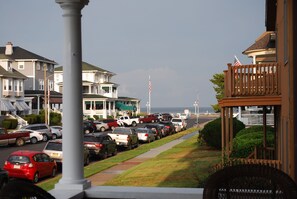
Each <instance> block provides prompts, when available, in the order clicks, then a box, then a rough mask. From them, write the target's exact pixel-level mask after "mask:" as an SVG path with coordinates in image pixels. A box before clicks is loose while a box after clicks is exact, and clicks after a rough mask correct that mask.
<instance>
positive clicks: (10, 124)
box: [2, 118, 18, 129]
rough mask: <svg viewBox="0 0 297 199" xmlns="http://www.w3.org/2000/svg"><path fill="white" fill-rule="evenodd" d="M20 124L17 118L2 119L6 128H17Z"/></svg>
mask: <svg viewBox="0 0 297 199" xmlns="http://www.w3.org/2000/svg"><path fill="white" fill-rule="evenodd" d="M17 126H18V120H17V119H8V118H7V119H4V120H3V121H2V127H3V128H6V129H15V128H16V127H17Z"/></svg>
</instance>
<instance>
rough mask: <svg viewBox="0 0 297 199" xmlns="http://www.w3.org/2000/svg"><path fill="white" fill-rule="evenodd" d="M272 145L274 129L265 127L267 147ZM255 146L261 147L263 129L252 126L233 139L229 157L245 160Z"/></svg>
mask: <svg viewBox="0 0 297 199" xmlns="http://www.w3.org/2000/svg"><path fill="white" fill-rule="evenodd" d="M273 145H274V128H272V127H267V146H269V147H273ZM255 146H259V147H260V146H263V127H262V126H253V127H250V128H247V129H243V130H241V131H240V132H239V133H238V134H237V135H236V137H235V138H234V139H233V151H232V154H231V157H234V158H246V157H248V156H249V155H250V154H251V153H252V152H253V151H254V147H255Z"/></svg>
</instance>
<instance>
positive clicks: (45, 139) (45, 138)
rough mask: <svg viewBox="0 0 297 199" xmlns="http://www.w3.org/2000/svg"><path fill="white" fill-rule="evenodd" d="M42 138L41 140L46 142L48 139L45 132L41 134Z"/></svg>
mask: <svg viewBox="0 0 297 199" xmlns="http://www.w3.org/2000/svg"><path fill="white" fill-rule="evenodd" d="M42 140H43V141H44V142H46V141H47V140H48V137H47V135H46V134H43V138H42Z"/></svg>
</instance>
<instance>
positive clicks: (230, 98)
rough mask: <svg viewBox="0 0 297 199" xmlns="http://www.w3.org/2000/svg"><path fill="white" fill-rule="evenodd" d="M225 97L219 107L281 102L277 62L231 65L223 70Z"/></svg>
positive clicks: (276, 103)
mask: <svg viewBox="0 0 297 199" xmlns="http://www.w3.org/2000/svg"><path fill="white" fill-rule="evenodd" d="M224 74H225V81H224V89H225V90H224V92H225V97H224V98H223V99H222V100H220V101H219V104H220V106H221V107H232V106H265V105H280V104H281V73H280V66H279V64H278V63H269V64H252V65H240V66H232V65H231V64H228V70H225V71H224Z"/></svg>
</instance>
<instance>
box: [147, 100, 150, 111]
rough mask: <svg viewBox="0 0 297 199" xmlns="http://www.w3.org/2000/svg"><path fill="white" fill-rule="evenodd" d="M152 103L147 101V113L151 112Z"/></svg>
mask: <svg viewBox="0 0 297 199" xmlns="http://www.w3.org/2000/svg"><path fill="white" fill-rule="evenodd" d="M149 109H150V103H149V102H147V103H146V112H147V114H149V112H150V110H149Z"/></svg>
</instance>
